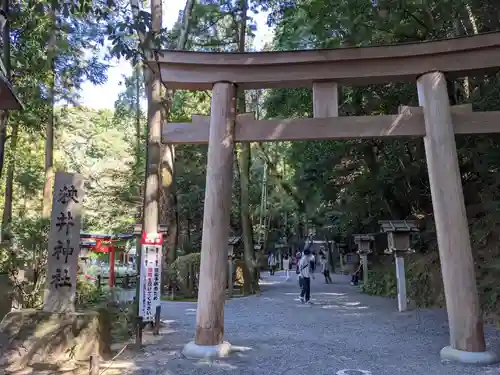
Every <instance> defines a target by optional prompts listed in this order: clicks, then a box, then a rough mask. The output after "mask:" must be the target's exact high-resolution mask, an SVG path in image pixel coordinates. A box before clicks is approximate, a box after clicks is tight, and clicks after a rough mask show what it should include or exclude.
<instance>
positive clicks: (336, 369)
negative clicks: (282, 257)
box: [122, 275, 500, 375]
mask: <svg viewBox="0 0 500 375" xmlns="http://www.w3.org/2000/svg"><path fill="white" fill-rule="evenodd" d="M293 276H295V275H293ZM348 281H349V280H348V278H347V277H346V276H340V275H333V284H331V285H325V284H324V283H323V281H322V280H321V279H320V278H319V277H318V279H317V280H315V281H313V283H312V300H313V302H314V305H313V306H307V305H302V304H300V302H299V301H298V299H297V295H298V294H297V293H298V286H297V282H296V280H295V279H294V280H289V281H288V282H284V281H283V277H281V276H279V275H278V276H274V277H269V276H267V277H265V280H264V285H263V288H264V291H263V293H262V295H261V296H258V297H257V296H252V297H246V298H236V299H233V300H230V301H228V302H227V304H226V309H225V321H226V326H225V330H226V332H225V339H226V340H228V341H230V342H231V344H233V346H235V345H236V346H242V347H249V348H251V349H250V350H248V351H245V352H242V353H236V354H233V355H232V357H230V358H228V359H223V360H216V361H212V362H210V361H207V360H201V361H196V360H188V359H185V358H183V356H182V355H181V354H180V350H182V347H183V345H184V344H185V343H186V342H188V341H189V340H190V339H192V337H193V334H194V325H195V318H196V304H195V303H189V302H166V303H164V304H163V305H162V314H163V319H164V320H166V321H167V327H165V328H164V329H163V333H162V336H161V339H160V340H159V341H158V342H157V343H155V344H151V345H149V346H147V347H146V348H145V350H144V353H141V354H140V355H138V356H136V357H135V359H134V360H133V363H134V367H135V369H133V370H132V369H130V370H124V371H122V374H124V375H125V374H133V375H153V374H165V375H188V374H193V375H198V374H199V375H202V374H204V375H212V374H213V375H215V374H230V373H234V374H238V375H257V374H259V375H260V374H266V375H309V374H310V375H323V374H325V375H326V374H328V375H333V374H337V375H363V374H364V375H403V374H404V375H424V374H425V375H429V374H431V375H433V374H436V375H438V374H439V375H459V374H460V375H500V365H495V366H490V367H484V368H482V367H473V366H464V365H458V364H453V363H442V362H441V361H440V359H439V350H440V349H441V348H442V347H443V346H445V345H447V344H448V332H447V321H446V314H445V312H444V311H442V310H423V309H420V310H414V311H410V312H405V313H398V312H397V303H396V301H395V300H391V299H386V298H380V297H370V296H367V295H364V294H361V293H360V292H359V291H358V289H357V288H356V287H352V286H350V285H349V284H348ZM487 337H488V347H489V348H490V349H493V350H499V351H500V333H499V332H496V331H494V330H491V329H487Z"/></svg>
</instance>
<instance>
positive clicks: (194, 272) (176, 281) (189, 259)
mask: <svg viewBox="0 0 500 375" xmlns="http://www.w3.org/2000/svg"><path fill="white" fill-rule="evenodd" d="M200 259H201V254H200V253H192V254H187V255H183V256H180V257H178V258H177V259H176V260H175V262H174V263H172V264H171V265H170V267H169V268H168V270H167V274H168V278H169V280H170V284H171V288H173V289H174V290H178V291H179V292H180V293H181V295H182V296H183V297H196V296H197V295H198V285H199V284H198V283H199V274H200Z"/></svg>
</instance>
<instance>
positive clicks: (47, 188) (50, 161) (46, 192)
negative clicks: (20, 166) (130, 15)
mask: <svg viewBox="0 0 500 375" xmlns="http://www.w3.org/2000/svg"><path fill="white" fill-rule="evenodd" d="M51 20H52V33H51V34H50V38H49V43H48V47H47V55H48V60H49V66H50V71H51V74H52V76H51V78H50V87H49V100H48V101H49V103H48V104H49V116H48V119H47V128H46V130H45V182H44V186H43V205H42V218H44V219H48V218H50V211H51V209H52V207H51V205H52V183H53V180H54V104H55V95H56V93H55V85H56V70H55V61H54V60H55V57H56V56H55V54H56V41H57V39H56V36H57V35H56V33H57V25H56V10H55V8H54V4H53V5H52V7H51Z"/></svg>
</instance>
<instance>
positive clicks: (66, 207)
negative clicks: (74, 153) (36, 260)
mask: <svg viewBox="0 0 500 375" xmlns="http://www.w3.org/2000/svg"><path fill="white" fill-rule="evenodd" d="M82 201H83V178H82V176H81V175H78V174H73V173H66V172H57V173H56V176H55V183H54V196H53V199H52V217H51V222H50V233H49V244H48V245H49V247H48V262H47V282H46V286H45V299H44V307H43V308H44V310H45V311H52V312H62V311H74V309H75V298H76V278H77V267H78V253H79V250H80V228H81V221H82Z"/></svg>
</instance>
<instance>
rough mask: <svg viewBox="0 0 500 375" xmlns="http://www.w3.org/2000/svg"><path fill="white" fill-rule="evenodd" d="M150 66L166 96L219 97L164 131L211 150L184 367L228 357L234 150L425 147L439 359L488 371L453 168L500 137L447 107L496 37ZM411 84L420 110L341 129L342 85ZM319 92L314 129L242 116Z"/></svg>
mask: <svg viewBox="0 0 500 375" xmlns="http://www.w3.org/2000/svg"><path fill="white" fill-rule="evenodd" d="M147 60H148V61H147V63H148V64H149V66H150V67H151V68H152V69H153V70H154V71H155V72H156V74H159V75H160V77H161V80H162V82H163V83H164V85H165V86H167V87H168V88H169V89H186V90H210V89H211V90H212V102H211V115H210V116H209V117H204V116H195V117H194V118H193V122H192V123H183V124H166V125H164V126H163V130H162V142H164V143H172V144H179V143H181V144H182V143H208V165H207V183H206V192H205V209H204V219H203V237H202V252H201V269H200V287H199V294H198V309H197V316H196V335H195V341H194V342H191V343H189V344H187V345H186V347H185V348H184V354H185V355H187V356H222V355H225V354H227V353H228V352H229V351H230V346H229V344H228V343H224V342H223V335H224V300H225V290H224V288H225V284H226V272H227V267H226V265H227V238H228V234H229V233H228V230H229V215H230V207H231V186H232V176H233V170H232V169H233V148H234V143H235V142H243V141H245V142H249V141H254V142H265V141H292V140H315V139H350V138H374V137H379V138H385V137H407V136H411V137H415V136H420V137H423V138H424V144H425V152H426V159H427V165H428V171H429V181H430V186H431V194H432V201H433V208H434V217H435V221H436V229H437V237H438V245H439V254H440V259H441V268H442V275H443V282H444V289H445V294H446V306H447V311H448V320H449V329H450V346H447V347H445V348H443V349H442V350H441V357H442V358H443V359H452V360H457V361H461V362H467V363H481V364H485V363H492V362H494V361H496V360H497V357H496V356H495V355H494V354H493V353H490V352H488V351H487V350H486V344H485V339H484V332H483V322H482V317H481V311H480V305H479V298H478V293H477V286H476V280H475V271H474V262H473V259H472V253H471V243H470V238H469V228H468V223H467V217H466V212H465V204H464V198H463V191H462V185H461V178H460V173H459V168H458V159H457V150H456V144H455V134H485V133H500V112H472V109H471V107H470V106H453V107H452V106H450V103H449V99H448V92H447V86H446V77H449V78H459V77H465V76H468V75H473V74H478V73H480V74H483V73H489V72H496V71H498V67H499V65H500V63H499V61H500V33H489V34H482V35H477V36H472V37H465V38H457V39H446V40H438V41H433V42H425V43H412V44H402V45H389V46H377V47H362V48H340V49H335V50H309V51H296V52H258V53H255V52H253V53H200V52H181V51H150V53H149V55H148V59H147ZM409 81H410V82H416V83H417V91H418V98H419V104H420V107H401V108H400V110H399V113H398V114H393V115H382V116H349V117H338V84H345V85H368V84H380V83H389V82H409ZM297 87H312V90H313V107H314V108H313V110H314V111H313V112H314V118H302V119H272V120H255V119H254V118H253V116H248V115H239V116H237V114H236V100H235V92H236V88H238V89H243V90H244V89H258V88H297Z"/></svg>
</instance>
